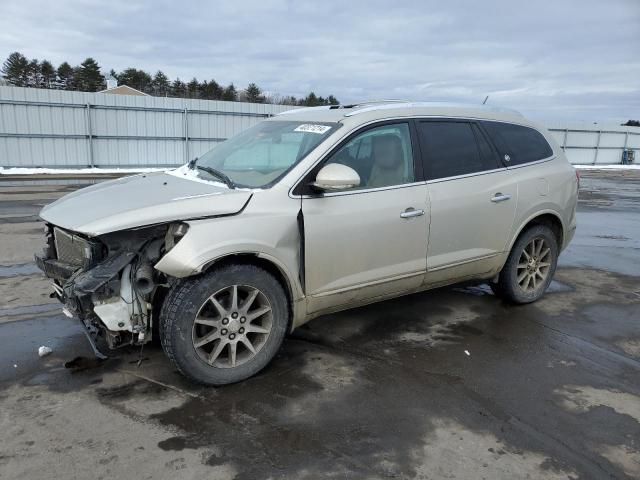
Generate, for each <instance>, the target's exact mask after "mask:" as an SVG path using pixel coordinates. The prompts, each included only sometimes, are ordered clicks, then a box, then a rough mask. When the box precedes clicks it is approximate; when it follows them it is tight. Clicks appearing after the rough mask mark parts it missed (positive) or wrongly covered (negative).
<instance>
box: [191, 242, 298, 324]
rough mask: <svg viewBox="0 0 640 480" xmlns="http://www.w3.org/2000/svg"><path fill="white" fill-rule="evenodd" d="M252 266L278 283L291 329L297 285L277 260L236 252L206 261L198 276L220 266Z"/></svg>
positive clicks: (262, 254)
mask: <svg viewBox="0 0 640 480" xmlns="http://www.w3.org/2000/svg"><path fill="white" fill-rule="evenodd" d="M230 264H234V265H253V266H256V267H259V268H262V269H263V270H265V271H267V272H269V273H270V274H271V275H273V277H274V278H275V279H276V280H277V281H278V283H280V285H281V286H282V289H283V290H284V292H285V295H286V296H287V304H288V305H289V327H288V329H289V330H291V329H292V325H293V324H294V319H295V316H296V315H297V314H298V312H297V310H296V304H297V302H296V299H297V298H298V297H299V296H300V295H299V294H298V293H297V292H296V289H297V288H298V287H297V284H295V283H294V280H293V279H291V278H290V276H289V274H288V272H287V270H286V267H285V266H284V265H282V264H281V263H280V262H279V261H278V260H277V259H275V258H273V257H271V256H270V255H266V254H264V253H259V252H236V253H229V254H225V255H221V256H219V257H217V258H215V259H213V260H210V261H208V262H207V263H206V264H204V265H203V266H202V269H201V270H200V272H199V274H200V275H202V274H203V273H205V272H207V271H209V270H211V269H212V268H215V267H219V266H221V265H230Z"/></svg>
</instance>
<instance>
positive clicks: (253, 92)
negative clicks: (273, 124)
mask: <svg viewBox="0 0 640 480" xmlns="http://www.w3.org/2000/svg"><path fill="white" fill-rule="evenodd" d="M244 96H245V101H247V102H250V103H264V100H265V98H264V96H263V95H262V90H261V89H260V87H258V85H256V84H255V83H250V84H249V85H248V86H247V89H246V90H245V95H244Z"/></svg>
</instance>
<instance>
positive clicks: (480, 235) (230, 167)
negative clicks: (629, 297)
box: [36, 102, 578, 385]
mask: <svg viewBox="0 0 640 480" xmlns="http://www.w3.org/2000/svg"><path fill="white" fill-rule="evenodd" d="M577 188H578V185H577V177H576V174H575V171H574V169H573V167H571V165H570V164H569V163H568V162H567V160H566V158H565V156H564V154H563V152H562V150H561V149H560V148H559V147H558V146H557V144H556V143H555V142H554V141H553V139H552V138H551V137H550V136H549V134H548V133H547V132H546V131H545V130H543V129H540V128H538V127H536V126H535V125H533V124H531V123H530V122H528V121H527V120H526V119H525V118H523V117H522V116H521V115H520V114H518V113H517V112H513V111H509V110H501V109H495V108H491V107H478V106H468V105H451V104H430V103H395V102H387V103H377V104H376V103H371V104H361V105H350V106H331V107H316V108H303V109H296V110H291V111H288V112H285V113H283V114H279V115H277V116H275V117H272V118H270V119H268V120H265V121H263V122H260V123H258V124H256V125H255V126H253V127H251V128H249V129H248V130H246V131H244V132H242V133H240V134H239V135H237V136H235V137H233V138H231V139H229V140H227V141H225V142H223V143H222V144H220V145H218V146H217V147H216V148H214V149H213V150H211V151H209V152H208V153H206V154H204V155H202V156H201V157H200V158H198V159H194V160H193V161H191V162H190V163H189V164H187V165H184V166H182V167H180V168H177V169H175V170H170V171H165V172H158V173H151V174H141V175H135V176H131V177H126V178H121V179H118V180H113V181H108V182H104V183H100V184H97V185H94V186H91V187H88V188H84V189H82V190H78V191H76V192H74V193H72V194H70V195H67V196H65V197H63V198H61V199H60V200H58V201H56V202H54V203H52V204H51V205H48V206H47V207H45V208H44V209H43V210H42V212H41V214H40V215H41V217H42V219H43V220H44V221H45V222H46V225H47V226H46V233H47V244H46V248H45V251H44V252H43V254H42V255H37V256H36V261H37V264H38V266H39V267H40V268H41V269H42V270H43V271H44V272H45V274H46V275H47V276H48V277H50V278H52V279H53V288H54V290H55V295H56V296H57V297H58V298H59V299H60V300H61V301H62V302H63V303H64V311H65V313H67V314H68V315H70V316H76V317H78V318H79V319H80V320H81V321H82V322H83V324H84V327H85V328H86V331H87V333H88V334H89V338H90V339H91V340H92V342H93V344H94V346H95V347H96V348H97V349H98V350H100V351H103V352H104V351H111V350H115V349H118V348H119V347H122V346H127V345H134V346H135V345H142V344H144V343H146V342H149V341H150V340H152V338H154V337H158V338H159V339H160V340H161V343H162V347H163V349H164V351H165V352H166V354H167V356H168V357H169V358H170V359H171V361H172V362H173V363H174V364H175V366H176V367H177V368H178V370H179V371H180V372H182V373H183V374H184V375H186V376H187V377H189V378H191V379H192V380H195V381H197V382H201V383H204V384H209V385H221V384H226V383H231V382H236V381H239V380H242V379H245V378H247V377H249V376H251V375H253V374H255V373H256V372H258V371H259V370H261V369H262V368H263V367H265V366H266V365H267V363H268V362H269V361H270V360H271V359H272V358H273V357H274V355H275V354H276V352H277V351H278V349H279V347H280V345H281V343H282V341H283V339H284V337H285V335H286V334H287V333H288V332H290V331H291V330H292V329H294V328H296V327H298V326H300V325H301V324H303V323H305V322H307V321H309V320H310V319H312V318H314V317H317V316H319V315H322V314H325V313H329V312H335V311H338V310H344V309H347V308H351V307H354V306H358V305H364V304H367V303H372V302H376V301H380V300H383V299H387V298H392V297H396V296H400V295H405V294H408V293H412V292H418V291H422V290H426V289H429V288H433V287H437V286H442V285H447V284H452V283H456V282H461V281H486V282H488V283H489V284H490V285H491V287H492V289H493V290H494V292H495V293H496V294H497V295H498V296H501V297H502V298H504V299H506V300H508V301H511V302H515V303H527V302H532V301H535V300H537V299H538V298H540V296H542V294H543V293H544V291H545V289H546V288H547V286H548V285H549V283H550V282H551V279H552V277H553V274H554V271H555V268H556V262H557V258H558V254H559V253H560V251H561V250H562V249H563V248H564V247H566V246H567V244H568V243H569V241H570V240H571V238H572V236H573V233H574V230H575V209H576V200H577Z"/></svg>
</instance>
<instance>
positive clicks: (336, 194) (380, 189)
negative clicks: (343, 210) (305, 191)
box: [291, 182, 427, 199]
mask: <svg viewBox="0 0 640 480" xmlns="http://www.w3.org/2000/svg"><path fill="white" fill-rule="evenodd" d="M426 183H427V182H413V183H403V184H401V185H389V186H387V187H377V188H366V189H362V190H347V191H344V192H325V193H322V194H319V195H296V196H293V197H291V198H294V199H300V198H303V199H304V198H306V199H314V198H325V197H340V196H342V195H357V194H359V193H371V192H383V191H385V190H397V189H400V188H410V187H417V186H418V185H426Z"/></svg>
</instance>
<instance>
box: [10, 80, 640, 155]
mask: <svg viewBox="0 0 640 480" xmlns="http://www.w3.org/2000/svg"><path fill="white" fill-rule="evenodd" d="M289 108H291V107H288V106H282V105H265V104H253V103H240V102H221V101H210V100H188V99H178V98H162V97H141V96H125V95H112V94H104V93H82V92H65V91H60V90H44V89H33V88H18V87H9V86H0V167H47V168H65V167H66V168H78V167H87V166H95V167H143V166H149V167H151V166H160V167H162V166H173V165H180V164H182V163H185V162H186V161H188V160H190V159H191V158H193V157H195V156H199V155H201V154H202V153H204V152H205V151H207V150H209V149H210V148H211V147H213V146H214V145H215V144H216V143H218V142H220V141H222V140H224V139H226V138H228V137H230V136H232V135H234V134H236V133H238V132H240V131H242V130H244V129H245V128H248V127H250V126H251V125H253V124H255V123H256V122H258V121H260V120H262V119H263V118H266V117H268V116H270V115H274V114H276V113H279V112H282V111H284V110H287V109H289ZM549 130H550V131H551V132H552V134H553V135H554V136H555V137H556V139H557V140H558V143H559V144H560V145H562V146H563V148H564V149H565V151H566V153H567V156H568V157H569V160H570V161H571V163H574V164H614V163H620V162H621V159H622V151H623V150H624V149H632V150H635V156H636V163H640V128H638V127H611V128H604V127H599V126H597V125H589V126H577V125H573V126H568V127H567V126H566V125H553V126H551V128H550V129H549Z"/></svg>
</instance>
